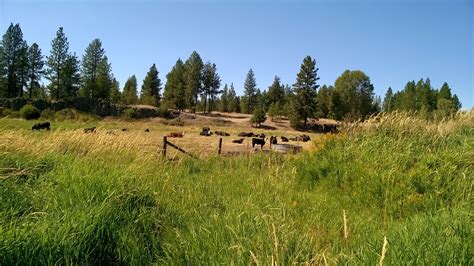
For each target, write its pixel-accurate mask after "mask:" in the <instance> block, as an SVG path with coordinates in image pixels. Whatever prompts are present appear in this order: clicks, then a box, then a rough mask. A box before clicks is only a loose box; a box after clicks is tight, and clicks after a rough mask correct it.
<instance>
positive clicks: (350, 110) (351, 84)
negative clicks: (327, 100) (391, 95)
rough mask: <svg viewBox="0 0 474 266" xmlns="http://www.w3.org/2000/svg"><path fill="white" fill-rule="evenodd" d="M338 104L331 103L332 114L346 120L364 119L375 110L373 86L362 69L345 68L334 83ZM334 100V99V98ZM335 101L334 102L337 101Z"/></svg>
mask: <svg viewBox="0 0 474 266" xmlns="http://www.w3.org/2000/svg"><path fill="white" fill-rule="evenodd" d="M334 90H335V91H336V92H337V93H338V95H337V97H338V99H337V101H340V104H339V105H335V104H333V109H334V108H336V109H337V110H333V113H334V114H337V115H340V116H342V118H345V119H348V120H357V119H365V118H367V117H368V116H369V115H371V114H373V113H374V112H375V108H374V107H375V104H374V99H375V97H374V86H373V85H372V83H370V78H369V77H368V76H367V75H366V74H365V73H364V72H362V71H360V70H355V71H350V70H346V71H344V73H342V75H341V76H340V77H338V78H337V80H336V82H335V83H334ZM335 100H336V99H335ZM337 101H335V102H337Z"/></svg>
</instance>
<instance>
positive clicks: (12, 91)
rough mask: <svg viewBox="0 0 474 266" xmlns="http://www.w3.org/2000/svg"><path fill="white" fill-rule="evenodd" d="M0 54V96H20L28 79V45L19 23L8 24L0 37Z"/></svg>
mask: <svg viewBox="0 0 474 266" xmlns="http://www.w3.org/2000/svg"><path fill="white" fill-rule="evenodd" d="M1 43H2V49H1V56H0V67H1V68H2V69H1V70H0V79H2V80H3V82H1V83H2V84H0V85H1V86H0V96H2V95H3V96H4V97H7V98H13V97H22V96H23V87H25V86H26V84H27V80H28V45H27V44H26V41H25V40H23V33H22V31H21V28H20V24H15V25H13V23H11V24H10V26H9V27H8V29H7V31H6V32H5V34H4V35H3V38H2V42H1Z"/></svg>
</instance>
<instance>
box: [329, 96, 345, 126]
mask: <svg viewBox="0 0 474 266" xmlns="http://www.w3.org/2000/svg"><path fill="white" fill-rule="evenodd" d="M344 111H345V108H344V107H343V102H342V99H341V95H340V94H339V92H338V91H336V90H333V91H332V93H331V101H330V103H329V117H330V118H332V119H336V120H341V119H342V118H343V116H344Z"/></svg>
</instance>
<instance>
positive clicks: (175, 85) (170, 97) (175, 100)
mask: <svg viewBox="0 0 474 266" xmlns="http://www.w3.org/2000/svg"><path fill="white" fill-rule="evenodd" d="M163 98H164V101H165V104H166V105H167V106H168V107H171V108H176V109H178V110H179V111H184V109H185V108H186V67H185V65H184V64H183V61H181V59H178V61H176V64H175V65H174V67H173V69H171V71H170V72H169V73H168V75H166V84H165V89H164V92H163Z"/></svg>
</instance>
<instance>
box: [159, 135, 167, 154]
mask: <svg viewBox="0 0 474 266" xmlns="http://www.w3.org/2000/svg"><path fill="white" fill-rule="evenodd" d="M167 143H168V140H167V137H166V136H164V137H163V149H161V154H162V155H163V157H165V156H166V144H167Z"/></svg>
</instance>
